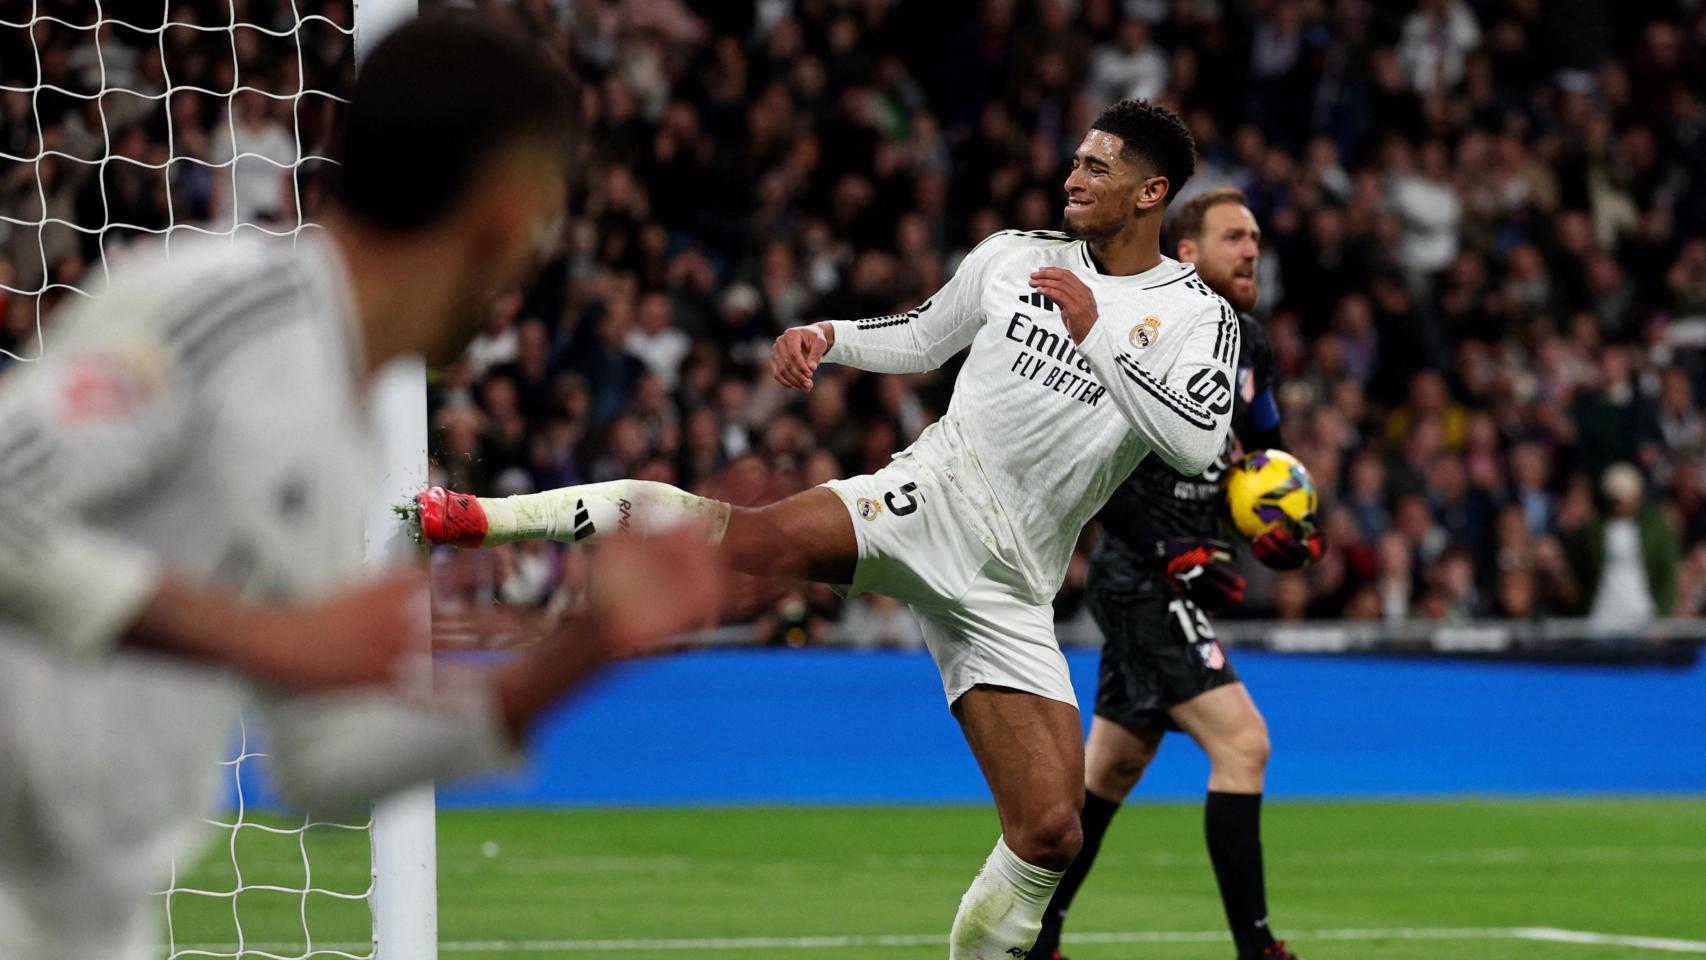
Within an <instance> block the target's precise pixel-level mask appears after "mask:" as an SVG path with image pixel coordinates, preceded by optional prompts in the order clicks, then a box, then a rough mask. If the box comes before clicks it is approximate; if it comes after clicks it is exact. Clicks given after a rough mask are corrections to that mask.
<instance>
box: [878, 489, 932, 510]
mask: <svg viewBox="0 0 1706 960" xmlns="http://www.w3.org/2000/svg"><path fill="white" fill-rule="evenodd" d="M917 489H918V484H916V483H908V484H906V485H905V486H903V487H901V488H900V489H899V490H896V491H894V492H892V493H887V494H884V495H883V503H885V504H887V505H888V508H889V512H890V513H893V514H894V515H895V516H897V517H904V516H906V515H907V514H909V513H912V512H913V511H914V510H917V509H918V505H919V504H920V503H923V502H924V497H923V496H922V495H920V496H913V492H914V491H916V490H917ZM896 493H898V494H900V495H902V496H904V497H906V502H905V503H896V502H895V500H894V497H895V494H896Z"/></svg>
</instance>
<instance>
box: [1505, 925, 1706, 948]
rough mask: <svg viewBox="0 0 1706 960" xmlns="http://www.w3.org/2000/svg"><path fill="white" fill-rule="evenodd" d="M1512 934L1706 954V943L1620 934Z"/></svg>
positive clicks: (1538, 930)
mask: <svg viewBox="0 0 1706 960" xmlns="http://www.w3.org/2000/svg"><path fill="white" fill-rule="evenodd" d="M1513 933H1514V934H1515V937H1514V938H1515V939H1517V940H1545V941H1547V942H1550V943H1586V944H1593V945H1598V946H1607V947H1633V948H1635V949H1637V950H1659V951H1662V952H1665V953H1706V940H1678V939H1676V938H1674V937H1632V936H1625V935H1623V934H1619V933H1593V932H1591V931H1588V930H1560V929H1558V928H1557V927H1518V928H1517V929H1516V930H1515V931H1513Z"/></svg>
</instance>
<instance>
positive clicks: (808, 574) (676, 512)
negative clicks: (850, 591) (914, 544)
mask: <svg viewBox="0 0 1706 960" xmlns="http://www.w3.org/2000/svg"><path fill="white" fill-rule="evenodd" d="M407 512H409V513H411V514H412V516H413V518H414V519H415V521H416V522H417V523H418V524H419V530H420V536H421V540H423V541H424V542H426V543H433V544H439V543H448V544H452V545H454V546H458V547H493V546H498V545H499V544H504V543H509V542H511V541H514V540H556V541H559V542H562V543H587V542H591V541H595V540H597V539H598V538H599V537H605V536H609V535H611V534H632V535H636V536H641V537H648V536H652V535H655V534H658V533H661V532H663V531H666V530H670V529H673V528H675V527H679V526H682V525H683V524H695V523H696V524H698V525H699V526H701V527H702V528H703V529H704V530H705V534H706V536H707V537H709V538H710V541H711V542H712V543H714V544H717V545H718V548H719V550H718V552H719V554H720V555H721V557H722V559H723V561H724V562H725V563H727V564H728V565H729V568H730V569H732V570H734V571H736V572H737V573H745V574H751V575H753V576H759V577H789V578H794V579H800V580H816V581H818V582H820V583H848V582H851V581H852V579H853V568H854V566H855V565H856V563H857V562H858V557H859V542H858V539H857V538H856V537H855V536H854V534H853V521H852V519H851V518H850V517H849V516H848V513H847V507H846V506H845V505H844V504H843V503H842V502H841V498H840V497H838V496H837V495H836V494H835V492H834V491H832V490H830V489H829V488H827V487H813V488H812V489H810V490H806V491H803V492H801V493H796V494H794V495H793V496H791V497H789V498H787V499H786V500H782V501H780V502H778V503H772V504H769V505H767V506H763V507H752V508H748V507H735V506H731V505H730V504H727V503H724V502H723V501H721V500H712V499H710V498H708V497H700V496H695V495H694V494H691V493H688V492H687V491H685V490H681V489H678V488H676V487H672V486H670V485H669V484H667V483H658V482H656V481H652V480H611V481H607V482H605V483H586V484H581V485H580V486H574V487H560V488H558V489H556V490H546V491H544V492H543V493H529V494H521V495H517V496H513V497H476V496H474V495H473V494H468V493H457V492H456V491H454V490H446V489H445V488H443V487H433V488H432V489H430V490H427V491H426V492H425V493H422V494H421V495H420V496H418V497H416V498H415V502H414V503H413V504H412V505H411V508H410V509H409V510H408V511H407Z"/></svg>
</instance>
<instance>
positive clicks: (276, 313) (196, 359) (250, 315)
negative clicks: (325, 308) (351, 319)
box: [183, 287, 307, 377]
mask: <svg viewBox="0 0 1706 960" xmlns="http://www.w3.org/2000/svg"><path fill="white" fill-rule="evenodd" d="M295 294H296V290H295V289H294V288H293V287H278V288H273V289H270V290H269V291H267V293H266V294H265V295H264V296H257V297H252V298H250V299H249V300H247V301H245V302H244V303H241V304H237V305H235V306H233V307H232V309H231V310H228V311H221V315H220V318H219V319H217V320H213V321H209V323H208V328H207V330H206V332H205V333H204V334H203V335H202V337H201V338H200V339H198V340H196V341H195V342H194V343H189V344H186V345H184V348H183V358H184V363H185V364H186V365H187V366H188V367H189V368H190V370H191V371H193V372H194V373H195V375H196V376H198V377H206V376H207V375H208V374H209V373H210V372H212V371H213V369H214V368H215V367H217V366H218V364H219V361H220V360H221V359H223V358H224V357H225V356H226V355H228V354H230V353H231V351H232V350H234V349H236V348H237V346H238V345H239V344H241V343H242V341H243V336H244V335H246V334H248V333H249V332H250V331H252V330H254V329H256V328H258V327H259V328H265V327H268V326H275V325H277V324H279V323H288V322H291V321H294V320H305V319H307V317H306V316H304V315H303V313H302V312H301V311H300V310H286V309H280V308H281V307H284V306H286V305H287V304H289V303H290V302H291V301H292V300H293V299H294V298H295Z"/></svg>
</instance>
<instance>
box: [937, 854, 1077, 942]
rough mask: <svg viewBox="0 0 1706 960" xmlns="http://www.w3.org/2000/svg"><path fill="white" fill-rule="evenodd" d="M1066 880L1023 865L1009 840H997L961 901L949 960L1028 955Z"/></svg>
mask: <svg viewBox="0 0 1706 960" xmlns="http://www.w3.org/2000/svg"><path fill="white" fill-rule="evenodd" d="M1060 877H1061V873H1060V872H1057V871H1054V870H1044V869H1043V868H1042V867H1038V866H1034V865H1032V864H1029V863H1026V862H1025V861H1023V860H1020V859H1019V858H1018V857H1016V856H1014V855H1013V851H1011V850H1009V849H1007V842H1006V841H1005V840H1002V839H997V840H996V841H995V849H994V850H993V851H991V852H990V854H989V859H988V860H985V861H984V862H983V869H982V870H979V871H978V872H977V877H976V878H974V879H973V880H972V882H971V888H970V889H968V890H967V891H966V895H965V896H963V897H961V898H960V912H959V913H958V914H956V915H955V916H954V931H953V933H952V934H951V935H950V936H949V937H948V960H1013V958H1014V957H1019V956H1023V955H1024V954H1025V953H1028V952H1029V951H1030V949H1031V947H1032V946H1034V945H1035V944H1036V942H1037V935H1038V934H1039V933H1041V932H1042V929H1043V911H1044V910H1045V909H1047V908H1048V902H1049V898H1050V897H1053V896H1054V888H1055V887H1057V886H1059V885H1060ZM1014 951H1018V952H1017V953H1015V952H1014Z"/></svg>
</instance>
